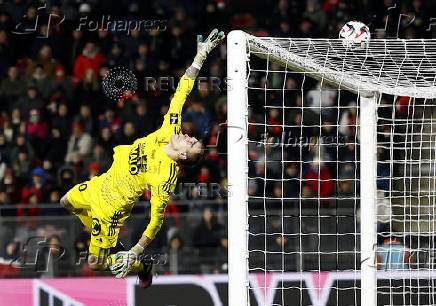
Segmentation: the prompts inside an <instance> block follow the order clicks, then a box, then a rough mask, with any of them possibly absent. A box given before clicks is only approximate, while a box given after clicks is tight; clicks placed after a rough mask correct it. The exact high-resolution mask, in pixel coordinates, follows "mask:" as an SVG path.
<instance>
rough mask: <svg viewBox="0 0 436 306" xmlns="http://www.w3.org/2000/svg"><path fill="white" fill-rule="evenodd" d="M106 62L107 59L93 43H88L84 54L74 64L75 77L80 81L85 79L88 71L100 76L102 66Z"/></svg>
mask: <svg viewBox="0 0 436 306" xmlns="http://www.w3.org/2000/svg"><path fill="white" fill-rule="evenodd" d="M104 62H105V57H104V55H103V53H101V52H100V51H99V49H98V47H97V46H96V45H95V43H93V42H87V43H86V45H85V47H84V48H83V52H82V54H81V55H79V56H78V57H77V59H76V62H75V63H74V76H75V77H76V78H78V79H79V80H80V81H81V80H83V78H84V77H85V75H86V73H87V71H88V69H92V70H93V71H94V73H95V75H99V73H100V66H101V65H102V64H103V63H104Z"/></svg>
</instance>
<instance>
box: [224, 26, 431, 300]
mask: <svg viewBox="0 0 436 306" xmlns="http://www.w3.org/2000/svg"><path fill="white" fill-rule="evenodd" d="M227 76H228V79H227V99H228V102H227V103H228V121H227V125H228V186H229V196H228V241H229V251H228V255H229V256H228V263H229V266H228V267H229V305H230V306H233V305H235V306H236V305H238V306H239V305H249V304H250V296H254V297H255V298H256V299H257V302H258V304H259V305H276V304H280V305H285V304H289V300H288V299H290V298H295V297H299V299H300V301H299V302H298V301H295V304H301V305H302V304H305V303H307V301H306V299H308V296H309V297H310V299H311V301H312V302H313V303H314V304H316V305H331V304H335V305H341V300H342V299H343V298H344V294H348V293H352V296H353V299H354V301H353V303H354V305H363V306H373V305H377V303H385V304H391V305H395V304H402V305H403V304H404V305H412V304H413V305H427V304H432V303H433V302H435V301H436V292H435V290H434V289H433V287H434V286H433V284H434V279H436V273H434V272H435V271H434V269H435V264H434V262H433V258H434V256H433V255H434V253H433V251H432V249H434V247H435V240H436V239H435V235H436V231H435V229H436V217H435V212H436V192H435V191H434V186H436V177H435V174H436V170H435V169H436V164H435V159H436V154H435V153H434V152H436V146H435V142H436V139H435V137H436V133H433V124H434V121H433V116H434V117H435V118H436V106H435V103H434V99H435V98H436V40H400V39H398V40H377V39H375V40H371V41H370V42H369V43H368V44H367V45H366V46H365V48H358V49H348V48H346V47H345V46H344V45H343V44H342V41H341V40H339V39H299V38H272V37H255V36H252V35H250V34H248V33H245V32H243V31H232V32H230V33H229V35H228V39H227ZM310 80H316V81H314V82H313V81H310ZM288 81H289V82H288ZM351 100H355V101H356V103H354V102H353V103H354V104H353V103H351V102H350V101H351ZM433 113H434V115H433ZM435 127H436V122H435ZM344 133H345V134H346V135H345V134H344ZM344 135H345V136H344ZM354 148H356V150H354ZM344 152H345V153H344ZM383 171H384V172H383ZM379 185H380V186H379ZM381 208H383V209H382V210H381ZM380 238H382V239H380ZM381 240H384V242H380V241H381ZM386 254H387V257H386V256H385V255H386ZM392 258H396V260H397V262H395V263H393V262H392V261H393V259H392ZM380 260H381V263H380V262H379V261H380ZM380 269H381V270H383V272H382V273H379V272H378V270H380ZM393 270H398V271H393ZM329 271H333V272H335V273H337V274H336V275H337V276H335V277H337V278H339V277H340V275H341V273H342V272H352V273H353V274H352V276H351V277H350V274H346V273H345V274H343V275H344V277H345V278H346V279H347V280H349V281H350V280H352V282H351V283H350V282H349V283H346V285H340V284H339V283H338V284H337V285H331V284H330V286H332V288H333V289H334V291H335V297H328V296H327V295H323V294H321V293H320V292H321V290H322V288H323V286H325V282H327V281H326V278H325V277H326V276H325V275H326V274H325V273H327V272H329ZM288 272H294V273H299V277H298V279H299V284H297V285H296V283H295V282H294V283H292V284H291V285H285V284H286V282H287V281H289V280H290V279H294V278H295V277H294V276H293V275H286V273H288ZM412 272H413V273H412ZM415 272H416V273H415ZM421 272H422V273H421ZM424 272H425V273H424ZM250 273H253V277H251V276H250V277H249V274H250ZM304 273H311V275H312V276H311V277H313V279H312V278H310V277H309V278H308V276H307V274H304ZM273 274H275V275H276V277H275V279H276V280H277V281H276V282H274V281H271V279H274V277H272V276H271V275H273ZM421 278H424V279H427V281H426V282H422V281H421ZM327 279H328V278H327ZM383 279H385V280H383ZM380 280H381V281H380ZM386 282H388V283H387V284H388V285H386ZM399 288H401V289H399ZM314 290H315V291H314ZM250 292H252V294H250ZM306 292H307V293H306ZM424 296H425V297H424ZM347 303H348V302H347Z"/></svg>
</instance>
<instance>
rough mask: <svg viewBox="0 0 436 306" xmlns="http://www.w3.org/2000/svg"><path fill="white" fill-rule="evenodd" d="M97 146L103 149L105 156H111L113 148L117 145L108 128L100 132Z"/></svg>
mask: <svg viewBox="0 0 436 306" xmlns="http://www.w3.org/2000/svg"><path fill="white" fill-rule="evenodd" d="M98 144H99V145H101V146H102V147H103V149H104V154H105V155H107V156H112V152H113V148H114V147H115V146H116V145H117V142H116V140H115V137H114V136H113V134H112V131H111V130H110V129H109V127H105V128H103V129H102V130H101V132H100V138H99V139H98Z"/></svg>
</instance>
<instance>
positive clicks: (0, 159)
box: [0, 134, 10, 180]
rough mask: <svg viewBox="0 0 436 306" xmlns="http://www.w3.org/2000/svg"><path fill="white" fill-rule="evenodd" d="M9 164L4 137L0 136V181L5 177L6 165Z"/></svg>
mask: <svg viewBox="0 0 436 306" xmlns="http://www.w3.org/2000/svg"><path fill="white" fill-rule="evenodd" d="M9 162H10V157H9V150H8V147H7V145H6V137H5V135H3V134H0V180H2V179H3V178H4V176H5V171H6V167H7V165H8V163H9Z"/></svg>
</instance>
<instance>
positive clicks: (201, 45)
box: [192, 29, 225, 69]
mask: <svg viewBox="0 0 436 306" xmlns="http://www.w3.org/2000/svg"><path fill="white" fill-rule="evenodd" d="M224 37H225V35H224V32H223V31H221V32H218V29H213V30H212V32H210V34H209V36H208V37H207V38H206V40H205V41H203V36H202V35H198V36H197V55H196V56H195V58H194V63H193V64H192V65H193V66H194V67H195V68H197V69H201V66H202V65H203V62H204V61H205V60H206V57H207V56H208V55H209V53H210V52H211V51H212V50H213V49H214V48H215V47H216V46H218V45H219V44H220V43H221V42H222V41H223V40H224Z"/></svg>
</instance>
